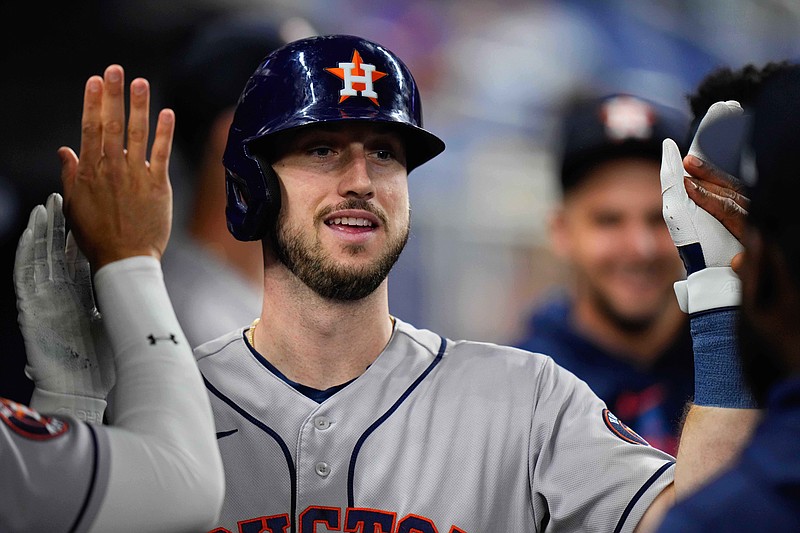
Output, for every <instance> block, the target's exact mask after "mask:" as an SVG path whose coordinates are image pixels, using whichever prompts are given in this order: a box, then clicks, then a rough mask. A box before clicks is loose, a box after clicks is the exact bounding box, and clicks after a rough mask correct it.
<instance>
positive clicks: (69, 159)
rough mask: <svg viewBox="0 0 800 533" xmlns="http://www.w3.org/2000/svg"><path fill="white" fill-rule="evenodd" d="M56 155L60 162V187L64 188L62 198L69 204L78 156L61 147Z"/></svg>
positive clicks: (69, 149) (70, 150) (65, 147)
mask: <svg viewBox="0 0 800 533" xmlns="http://www.w3.org/2000/svg"><path fill="white" fill-rule="evenodd" d="M56 153H57V154H58V158H59V159H60V160H61V185H62V186H63V188H64V198H65V200H67V202H69V197H70V196H71V193H72V187H73V185H74V183H75V175H76V173H77V171H78V156H77V155H75V152H74V151H73V150H72V148H69V147H67V146H62V147H61V148H59V149H58V151H57V152H56Z"/></svg>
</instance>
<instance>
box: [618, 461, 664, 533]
mask: <svg viewBox="0 0 800 533" xmlns="http://www.w3.org/2000/svg"><path fill="white" fill-rule="evenodd" d="M674 464H675V461H669V462H668V463H665V464H664V466H662V467H661V468H659V469H658V470H656V472H655V474H653V475H652V476H650V479H648V480H647V481H646V482H645V483H644V485H642V486H641V488H640V489H639V490H638V491H637V492H636V494H634V495H633V498H632V499H631V501H630V502H628V506H627V507H625V511H624V512H623V513H622V516H621V517H620V518H619V522H617V527H615V528H614V533H619V532H620V531H622V526H623V525H625V521H626V520H627V519H628V515H630V514H631V511H632V510H633V507H634V505H636V502H638V501H639V498H641V497H642V495H643V494H644V493H645V492H646V491H647V489H649V488H650V485H652V484H653V483H655V482H656V480H657V479H658V478H660V477H661V474H663V473H664V472H666V470H667V469H668V468H669V467H671V466H672V465H674Z"/></svg>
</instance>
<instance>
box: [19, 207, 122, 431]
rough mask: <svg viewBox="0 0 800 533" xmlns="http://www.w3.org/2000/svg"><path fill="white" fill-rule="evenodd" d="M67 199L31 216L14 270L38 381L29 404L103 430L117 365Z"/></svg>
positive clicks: (32, 374) (31, 370)
mask: <svg viewBox="0 0 800 533" xmlns="http://www.w3.org/2000/svg"><path fill="white" fill-rule="evenodd" d="M62 204H63V200H62V198H61V195H59V194H52V195H50V197H49V198H48V199H47V204H46V207H43V206H41V205H38V206H36V207H35V208H34V209H33V211H31V215H30V218H29V219H28V227H27V228H26V229H25V231H24V232H23V234H22V236H21V237H20V240H19V244H18V246H17V253H16V259H15V263H14V286H15V289H16V293H17V310H18V321H19V326H20V329H21V331H22V335H23V337H24V341H25V351H26V354H27V358H28V361H27V365H26V366H25V373H26V375H27V376H28V377H29V378H30V379H32V380H33V382H34V385H35V386H34V391H33V396H32V398H31V405H32V406H33V407H35V408H36V409H37V410H39V411H40V412H46V413H56V412H61V413H67V414H72V415H73V416H76V417H78V418H80V419H82V420H86V421H89V422H93V423H98V424H99V423H102V420H103V412H104V410H105V407H106V400H105V399H106V396H107V395H108V393H109V391H110V390H111V388H112V387H113V386H114V381H115V372H114V359H113V356H112V352H111V348H110V344H109V343H108V340H107V338H106V334H105V330H104V328H103V325H102V321H101V317H100V314H99V313H98V311H97V308H96V307H95V301H94V295H93V293H92V283H91V272H90V269H89V263H88V261H87V260H86V258H85V257H84V256H83V254H82V253H81V252H80V250H79V249H78V247H77V245H76V243H75V241H74V239H73V238H72V235H71V234H70V235H69V236H68V237H66V238H65V224H64V214H63V212H62Z"/></svg>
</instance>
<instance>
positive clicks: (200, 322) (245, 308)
mask: <svg viewBox="0 0 800 533" xmlns="http://www.w3.org/2000/svg"><path fill="white" fill-rule="evenodd" d="M287 20H289V19H283V18H279V17H277V16H276V17H274V18H272V17H270V18H264V17H261V16H255V15H249V14H245V15H242V14H237V15H233V16H228V17H222V18H220V19H216V20H214V21H213V22H211V23H210V24H208V25H206V26H203V27H201V28H200V29H199V30H198V31H197V33H196V34H195V35H194V36H193V37H192V39H191V40H190V41H189V43H187V45H186V46H185V47H184V48H182V49H181V50H179V51H178V53H176V55H175V58H174V59H173V61H172V63H171V67H172V68H171V69H170V70H169V71H168V73H167V79H166V80H165V90H164V92H163V96H164V103H165V104H166V105H167V106H169V107H171V108H172V109H174V110H175V113H176V114H177V116H179V117H180V118H181V120H180V121H179V123H178V124H177V127H176V131H175V147H176V151H177V155H178V156H179V159H178V160H179V161H180V162H182V163H183V165H182V168H183V169H184V170H185V172H183V173H182V174H179V175H178V176H177V179H174V180H173V181H174V182H175V190H176V193H177V192H178V191H183V192H184V197H185V198H186V199H187V200H184V201H185V202H186V204H187V205H186V215H185V217H182V218H180V219H179V221H180V224H178V225H177V231H176V232H175V233H174V234H173V237H172V239H171V241H170V246H169V249H168V250H167V252H166V253H165V254H164V259H163V269H164V281H165V283H166V285H167V290H168V291H169V295H170V299H171V300H172V304H173V306H174V307H175V314H176V315H177V316H178V320H179V321H180V323H181V326H182V328H183V331H184V332H185V334H186V338H187V339H188V340H189V343H190V344H191V345H192V346H193V347H194V346H198V345H200V344H202V343H203V342H205V341H208V340H211V339H214V338H216V337H218V336H220V335H222V334H223V333H227V332H228V331H230V330H232V329H235V328H237V327H239V326H242V325H245V324H249V323H250V322H251V321H252V320H253V317H254V316H257V315H258V313H259V312H260V310H261V300H262V278H263V272H264V269H263V267H262V259H261V246H259V244H258V243H254V242H241V241H237V240H236V239H234V238H233V236H231V234H230V232H229V231H228V229H227V228H226V227H225V168H224V167H223V166H222V153H223V151H224V150H225V142H226V140H227V135H228V130H229V128H230V124H231V120H232V118H233V110H234V108H235V107H236V101H237V99H238V98H239V94H240V93H241V91H242V87H243V86H244V84H245V82H246V81H247V79H248V78H249V77H250V74H252V72H253V68H254V65H257V64H258V63H259V61H261V60H262V59H263V58H264V56H266V55H267V53H268V52H269V51H271V50H273V49H275V48H277V47H279V46H280V45H282V44H284V43H285V41H284V39H283V37H282V36H281V32H282V30H288V29H291V28H288V27H287ZM292 20H293V21H294V23H295V26H293V27H296V26H297V25H299V24H301V23H302V20H301V19H292ZM308 29H309V28H306V30H308ZM301 30H302V28H301ZM303 36H305V35H303Z"/></svg>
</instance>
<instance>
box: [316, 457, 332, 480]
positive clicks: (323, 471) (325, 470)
mask: <svg viewBox="0 0 800 533" xmlns="http://www.w3.org/2000/svg"><path fill="white" fill-rule="evenodd" d="M314 470H315V471H316V472H317V475H318V476H319V477H328V474H330V473H331V467H330V466H328V463H326V462H324V461H320V462H319V463H317V464H316V466H315V467H314Z"/></svg>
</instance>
